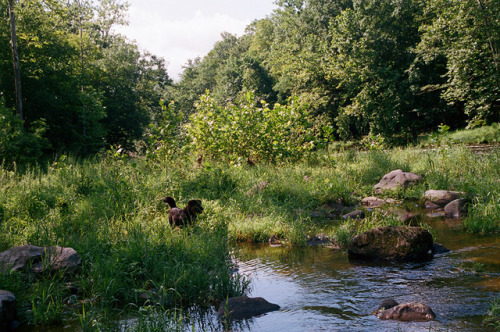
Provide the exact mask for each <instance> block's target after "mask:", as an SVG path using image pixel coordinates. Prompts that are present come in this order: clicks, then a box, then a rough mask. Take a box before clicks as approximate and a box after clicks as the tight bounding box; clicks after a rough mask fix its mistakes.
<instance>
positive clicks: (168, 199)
mask: <svg viewBox="0 0 500 332" xmlns="http://www.w3.org/2000/svg"><path fill="white" fill-rule="evenodd" d="M163 201H164V202H165V203H167V204H168V206H170V208H171V209H172V208H175V207H177V205H176V204H175V199H173V197H170V196H167V197H165V198H163Z"/></svg>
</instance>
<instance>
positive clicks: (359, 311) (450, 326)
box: [238, 241, 500, 332]
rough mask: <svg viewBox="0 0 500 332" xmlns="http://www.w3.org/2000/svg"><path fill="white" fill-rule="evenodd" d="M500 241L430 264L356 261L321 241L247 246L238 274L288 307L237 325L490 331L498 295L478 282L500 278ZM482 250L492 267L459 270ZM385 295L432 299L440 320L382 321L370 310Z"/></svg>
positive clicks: (280, 328) (282, 328)
mask: <svg viewBox="0 0 500 332" xmlns="http://www.w3.org/2000/svg"><path fill="white" fill-rule="evenodd" d="M470 242H471V241H469V242H467V241H465V242H464V243H470ZM472 242H474V241H472ZM478 242H479V241H478ZM497 242H498V241H493V243H489V244H488V243H487V241H486V244H485V242H484V241H483V242H482V244H481V245H479V244H478V243H474V246H473V247H474V248H471V249H470V250H456V251H455V252H451V253H447V254H444V255H439V256H436V257H435V258H434V259H433V260H431V261H429V262H424V263H422V262H421V263H367V264H359V263H356V264H351V263H349V261H348V259H347V257H346V256H345V255H343V254H342V253H340V252H332V251H331V250H329V249H327V248H321V247H319V248H318V247H316V248H303V249H289V248H288V249H287V248H283V247H281V248H272V249H271V250H270V248H269V247H264V248H259V247H253V248H251V249H249V248H243V249H242V251H243V253H242V255H240V257H239V266H240V273H242V274H244V275H246V276H248V277H249V279H250V280H251V293H250V296H262V297H264V298H266V299H267V300H268V301H270V302H273V303H277V304H279V305H280V306H281V307H282V309H281V310H280V311H276V312H271V313H268V314H266V315H262V316H259V317H254V318H253V319H251V320H247V321H246V322H247V325H246V327H244V328H241V327H240V329H238V331H272V330H275V331H287V332H292V331H342V330H349V331H397V330H399V331H429V329H431V330H432V331H456V330H460V331H488V329H486V328H485V327H484V326H483V325H482V317H483V316H484V315H485V314H486V312H487V310H488V307H489V303H490V302H491V301H492V300H493V299H494V298H495V297H496V296H497V295H498V293H497V292H494V291H493V292H492V291H489V290H488V287H478V285H479V284H487V282H486V280H499V278H500V272H499V271H500V270H498V269H497V266H496V265H495V264H496V263H495V262H494V260H495V259H496V255H497V254H496V253H497V252H498V243H497ZM252 256H253V257H252ZM476 256H480V257H482V259H483V260H486V261H488V262H491V261H489V257H495V259H493V267H492V269H491V271H487V273H486V274H484V273H483V274H477V273H471V272H468V271H463V270H461V269H460V268H458V267H459V266H460V265H461V263H462V262H463V261H464V259H468V257H476ZM255 257H258V258H257V259H256V258H255ZM492 283H493V284H494V285H496V283H495V282H492ZM387 298H393V299H395V300H396V301H398V302H399V303H403V302H422V303H425V304H428V305H429V306H431V308H432V309H433V310H434V312H435V313H436V315H437V318H436V321H432V322H410V323H407V322H405V323H402V322H396V321H380V320H378V319H377V318H376V317H375V316H373V315H372V314H371V312H372V311H373V310H374V309H375V308H376V307H377V306H378V304H379V303H380V302H382V300H384V299H387Z"/></svg>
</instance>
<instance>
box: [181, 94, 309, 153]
mask: <svg viewBox="0 0 500 332" xmlns="http://www.w3.org/2000/svg"><path fill="white" fill-rule="evenodd" d="M262 104H263V105H262V107H257V106H255V104H254V96H253V94H252V93H247V94H246V99H242V100H239V101H238V102H236V104H234V105H230V106H224V107H223V106H220V105H218V104H217V103H216V102H215V100H214V99H213V98H212V97H211V96H210V95H209V93H208V92H207V93H206V94H205V95H203V96H201V97H200V101H199V103H198V104H197V110H198V112H196V113H195V114H194V115H192V116H191V123H190V124H189V126H188V133H189V136H190V138H191V139H192V141H193V144H194V146H195V149H196V150H197V151H198V152H199V153H200V154H203V155H208V156H212V157H214V158H216V159H220V160H225V161H231V162H241V161H251V162H255V161H271V162H277V161H284V160H290V159H292V160H297V159H300V158H301V157H303V156H304V155H305V154H307V153H308V152H309V151H311V149H312V148H313V147H314V145H315V143H314V135H313V126H312V121H311V118H310V116H309V114H308V112H307V110H306V107H305V106H303V105H299V104H298V103H297V101H296V100H293V99H291V100H289V105H280V104H275V105H274V107H273V108H270V107H269V105H267V104H265V103H264V102H263V103H262Z"/></svg>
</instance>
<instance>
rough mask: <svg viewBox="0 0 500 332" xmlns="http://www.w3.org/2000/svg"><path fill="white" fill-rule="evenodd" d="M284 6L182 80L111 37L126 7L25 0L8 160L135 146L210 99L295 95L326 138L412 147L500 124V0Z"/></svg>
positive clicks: (6, 71) (5, 42)
mask: <svg viewBox="0 0 500 332" xmlns="http://www.w3.org/2000/svg"><path fill="white" fill-rule="evenodd" d="M276 4H277V5H278V8H277V9H276V10H275V11H274V12H273V13H271V14H270V15H269V16H268V17H267V18H265V19H262V20H258V21H254V22H253V23H252V24H250V25H249V26H248V27H247V29H246V32H245V34H243V35H242V36H239V37H238V36H236V35H232V34H229V33H222V35H221V36H222V39H221V40H220V41H219V42H217V43H216V44H215V45H214V47H213V48H212V50H211V51H210V52H209V53H208V54H207V55H206V56H204V57H203V58H196V59H192V60H189V61H188V62H187V64H186V66H185V68H184V71H183V73H182V75H181V78H180V81H179V82H177V83H173V82H172V80H171V79H170V77H169V76H168V74H167V71H166V69H165V60H163V59H161V58H159V57H156V56H154V55H152V54H148V53H141V52H140V51H139V50H138V47H137V45H135V44H134V43H132V42H130V41H128V40H127V39H126V38H124V37H123V36H120V35H118V34H115V33H114V32H113V30H112V27H113V26H114V25H116V24H123V23H125V14H126V10H127V5H126V4H122V3H120V2H119V1H118V0H99V1H89V0H70V1H62V0H18V1H15V10H16V18H17V38H18V40H17V44H18V53H19V59H20V69H21V77H22V90H23V105H24V115H23V116H24V118H23V124H24V127H25V128H24V129H20V130H18V129H16V128H19V126H20V124H19V121H17V122H16V119H14V117H12V116H11V115H12V113H13V108H14V107H15V105H16V100H15V91H14V74H13V70H12V55H11V53H10V52H11V34H10V25H9V24H8V22H9V16H8V15H9V14H8V10H7V4H5V3H1V4H0V15H1V17H2V18H3V20H2V21H3V22H4V23H3V24H2V25H1V26H0V52H1V53H2V55H1V57H0V93H1V95H0V98H1V100H2V101H1V102H0V111H1V114H2V117H1V118H0V122H1V123H2V128H3V129H0V130H1V131H3V133H1V134H2V138H0V140H1V143H2V144H1V145H0V147H1V149H2V150H1V151H0V155H1V156H2V157H3V158H4V159H5V158H6V156H8V155H9V153H10V155H11V159H12V158H14V157H13V156H14V155H16V152H17V153H18V152H19V151H21V150H23V149H24V150H23V151H27V150H29V149H37V151H61V150H62V151H72V152H75V153H79V154H88V153H94V152H96V151H98V150H99V149H101V148H103V147H109V146H118V145H120V146H122V147H126V148H128V149H133V148H137V146H139V145H141V144H142V143H143V142H144V144H147V143H148V139H147V138H148V135H151V132H154V133H155V135H156V134H158V132H159V130H160V129H161V128H160V129H159V127H161V126H162V123H163V124H164V126H165V129H168V130H174V129H175V130H178V128H174V129H172V127H173V126H172V123H165V121H166V120H165V119H166V118H169V117H170V118H172V114H175V115H176V116H175V117H174V118H175V119H176V120H175V121H176V122H175V124H176V125H177V124H179V123H182V122H186V121H189V116H190V115H193V114H195V113H197V112H200V111H202V110H200V109H199V107H200V106H199V105H200V104H203V102H202V101H203V100H204V99H203V98H205V99H206V98H211V99H210V100H212V99H213V102H214V103H216V104H217V105H219V106H220V107H227V108H228V109H231V107H232V105H238V103H241V100H246V98H247V97H248V96H249V95H251V96H252V98H254V102H255V105H258V104H260V103H261V101H265V102H266V104H267V105H270V107H271V108H272V107H273V105H274V104H275V103H278V104H279V105H286V104H287V103H288V102H289V101H290V100H293V102H294V103H296V104H300V105H301V109H302V107H305V108H307V110H308V112H309V114H310V115H311V116H312V118H313V119H314V122H315V123H316V124H315V126H316V130H314V132H315V133H316V135H319V136H325V137H326V136H327V139H342V140H351V139H361V138H368V139H386V140H388V141H393V142H407V141H411V140H414V139H415V137H416V136H417V135H419V134H420V133H422V132H426V131H430V130H435V129H436V128H437V126H438V125H439V124H446V125H448V126H450V127H452V128H458V127H465V126H469V127H474V126H480V125H484V124H489V123H492V122H498V121H499V120H500V119H499V114H500V94H499V90H500V77H499V61H500V58H499V51H500V2H499V1H498V0H278V1H276ZM167 60H168V59H167ZM207 91H209V92H208V96H207V95H206V93H207ZM200 98H201V99H200ZM160 100H165V101H168V105H169V106H168V107H165V105H160V102H159V101H160ZM245 103H246V101H245ZM197 105H198V108H197ZM280 107H281V106H280ZM166 112H167V113H168V112H170V113H171V115H170V116H167V115H166V114H165V113H166ZM207 114H210V113H207ZM177 115H180V117H181V118H182V119H183V120H182V121H180V120H179V117H178V116H177ZM191 119H193V118H191ZM167 122H168V121H167ZM174 127H175V126H174ZM318 128H319V129H318ZM23 131H24V132H23ZM19 133H21V134H19ZM16 135H17V136H16ZM29 135H31V136H29ZM7 140H10V141H8V142H10V143H8V142H7ZM6 142H7V143H8V144H7V143H6ZM35 143H36V144H35ZM16 144H17V145H16ZM17 155H19V154H17ZM30 155H33V153H31V154H30ZM7 159H8V158H7ZM14 159H15V158H14Z"/></svg>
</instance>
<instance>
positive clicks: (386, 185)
mask: <svg viewBox="0 0 500 332" xmlns="http://www.w3.org/2000/svg"><path fill="white" fill-rule="evenodd" d="M421 180H422V178H421V177H420V176H419V175H417V174H414V173H410V172H403V171H402V170H400V169H397V170H394V171H392V172H390V173H388V174H386V175H384V176H383V177H382V180H380V182H379V183H377V184H376V185H375V186H374V187H373V189H374V190H375V193H377V194H380V193H382V191H384V190H391V189H395V188H398V187H399V188H406V187H408V186H410V185H413V184H415V183H417V182H419V181H421Z"/></svg>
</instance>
